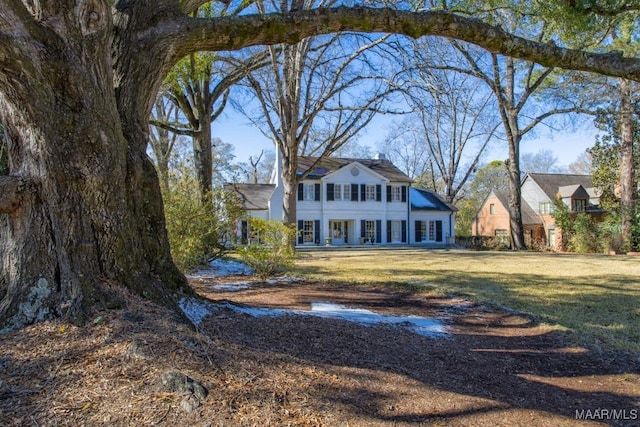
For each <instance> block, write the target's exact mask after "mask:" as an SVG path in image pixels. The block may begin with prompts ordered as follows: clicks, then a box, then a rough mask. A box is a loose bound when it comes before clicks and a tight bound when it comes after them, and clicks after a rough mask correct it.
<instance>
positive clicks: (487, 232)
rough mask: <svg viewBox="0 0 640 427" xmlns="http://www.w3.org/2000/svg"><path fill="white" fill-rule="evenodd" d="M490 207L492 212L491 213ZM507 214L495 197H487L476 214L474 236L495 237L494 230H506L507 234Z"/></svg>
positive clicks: (508, 227) (508, 228) (508, 226)
mask: <svg viewBox="0 0 640 427" xmlns="http://www.w3.org/2000/svg"><path fill="white" fill-rule="evenodd" d="M491 205H493V206H494V209H495V210H494V212H493V213H491ZM510 229H511V228H510V225H509V212H508V211H507V209H506V208H505V206H504V205H503V204H502V203H501V202H500V200H498V198H497V197H489V198H487V200H486V202H485V203H484V205H483V206H482V209H480V211H479V212H478V214H477V216H476V220H475V221H474V224H473V229H472V233H473V235H474V236H495V235H496V230H506V231H507V233H509V230H510Z"/></svg>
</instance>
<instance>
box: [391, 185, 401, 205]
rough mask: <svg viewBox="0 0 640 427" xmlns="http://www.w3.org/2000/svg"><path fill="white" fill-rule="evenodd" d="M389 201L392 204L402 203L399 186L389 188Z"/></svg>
mask: <svg viewBox="0 0 640 427" xmlns="http://www.w3.org/2000/svg"><path fill="white" fill-rule="evenodd" d="M391 201H392V202H401V201H402V187H400V186H399V185H394V186H393V187H391Z"/></svg>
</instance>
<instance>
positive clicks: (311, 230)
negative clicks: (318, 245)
mask: <svg viewBox="0 0 640 427" xmlns="http://www.w3.org/2000/svg"><path fill="white" fill-rule="evenodd" d="M309 225H311V227H310V228H309V227H308V226H309ZM315 225H316V224H315V221H314V220H309V219H303V220H302V243H303V244H307V243H315V232H316V230H315ZM309 235H310V236H311V239H310V240H309V239H308V237H309Z"/></svg>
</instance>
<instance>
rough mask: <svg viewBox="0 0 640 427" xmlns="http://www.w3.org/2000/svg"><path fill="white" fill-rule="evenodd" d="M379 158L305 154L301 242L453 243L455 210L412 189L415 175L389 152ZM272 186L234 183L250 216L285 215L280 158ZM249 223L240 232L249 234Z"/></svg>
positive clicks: (300, 193)
mask: <svg viewBox="0 0 640 427" xmlns="http://www.w3.org/2000/svg"><path fill="white" fill-rule="evenodd" d="M376 157H377V158H375V159H344V158H328V159H322V160H319V159H318V158H317V157H306V156H301V157H299V159H298V176H303V174H304V173H305V172H306V171H309V173H308V174H307V175H306V177H305V178H304V179H303V180H302V181H301V182H300V183H299V184H298V192H297V205H296V212H297V220H296V224H297V231H298V234H297V236H298V238H297V244H298V246H306V245H310V246H312V245H320V244H322V245H325V244H330V245H363V244H385V245H387V244H388V245H393V244H399V245H400V244H404V245H407V244H433V245H445V244H448V243H452V242H453V238H452V236H454V228H453V227H454V223H455V212H456V209H455V208H454V207H453V206H451V205H449V204H447V203H445V202H444V201H443V200H442V199H441V198H440V197H439V196H438V195H437V194H436V193H435V192H433V191H430V190H422V189H416V188H412V187H411V179H410V178H409V177H408V176H407V175H406V174H404V173H403V172H402V171H400V170H399V169H398V168H397V167H395V166H394V165H393V164H392V163H391V162H390V161H389V160H386V159H385V158H384V156H381V155H379V156H376ZM276 162H277V165H276V167H275V168H274V173H273V175H272V184H229V185H228V186H227V187H228V188H233V189H234V190H235V191H236V192H237V193H238V194H239V196H240V197H241V200H242V201H243V206H244V207H245V209H246V212H247V216H250V217H260V218H267V219H282V218H283V209H282V201H283V191H282V177H281V173H280V165H279V161H278V160H276ZM246 224H247V221H246V220H244V221H242V222H241V226H240V227H239V230H238V235H239V237H241V239H242V241H246V239H247V238H248V237H250V231H249V230H248V228H247V225H246Z"/></svg>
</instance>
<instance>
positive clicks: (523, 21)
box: [441, 2, 585, 249]
mask: <svg viewBox="0 0 640 427" xmlns="http://www.w3.org/2000/svg"><path fill="white" fill-rule="evenodd" d="M462 3H465V2H462ZM472 3H475V2H472ZM465 6H466V9H465V11H466V12H467V13H471V14H473V15H475V16H482V17H483V18H484V19H487V20H488V21H489V22H494V23H495V24H496V26H498V27H500V28H503V29H504V30H505V31H512V32H516V31H518V32H520V33H526V34H529V35H530V36H531V37H532V38H533V39H535V40H537V41H539V42H541V43H542V42H547V41H549V40H551V38H550V36H551V34H550V33H549V31H548V29H547V28H546V27H545V25H544V23H540V22H536V21H534V20H532V18H531V17H530V16H529V15H527V14H525V13H524V12H525V11H524V10H522V7H523V5H522V4H518V7H520V9H518V7H516V8H514V7H513V5H512V4H510V3H509V2H497V3H496V5H494V6H492V7H485V6H484V5H480V6H479V7H477V5H475V4H474V5H472V6H471V7H469V6H468V5H465ZM451 43H452V45H453V46H454V47H455V48H456V49H457V50H458V51H459V52H460V53H461V54H462V56H463V57H464V58H465V59H466V61H467V65H466V66H464V67H447V66H446V65H445V66H444V68H449V69H453V70H455V71H457V72H462V73H467V74H470V75H472V76H475V77H477V78H479V79H481V80H483V81H484V82H485V83H486V85H487V87H488V88H490V90H491V91H492V92H493V94H494V97H495V99H496V102H497V104H498V112H499V116H500V119H501V121H502V126H503V130H504V135H505V138H506V140H507V145H508V148H509V158H508V161H507V162H506V165H507V169H508V171H509V216H510V220H511V227H510V228H511V241H512V247H513V248H515V249H523V248H525V247H526V245H525V240H524V226H523V223H522V203H521V199H522V197H521V190H520V176H521V168H520V144H521V142H522V139H523V138H524V137H525V135H527V134H528V133H530V132H532V131H533V129H534V128H535V127H536V126H538V125H539V124H541V123H543V122H544V121H545V120H549V119H550V118H552V117H554V116H558V115H562V114H567V113H575V112H583V111H585V109H584V108H583V107H582V106H581V105H578V104H576V101H578V100H579V99H575V98H555V100H554V101H555V103H552V104H549V103H546V104H545V105H544V106H543V104H542V103H536V102H535V95H538V96H540V91H541V90H542V89H544V88H545V82H548V81H549V80H550V79H553V78H554V67H553V66H538V65H536V64H535V63H534V62H530V61H520V60H518V59H516V58H513V57H504V56H502V55H499V54H497V53H494V52H487V51H483V50H478V49H477V48H475V47H473V46H471V45H469V44H466V43H462V42H459V41H457V40H452V41H451ZM441 67H442V66H441Z"/></svg>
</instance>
